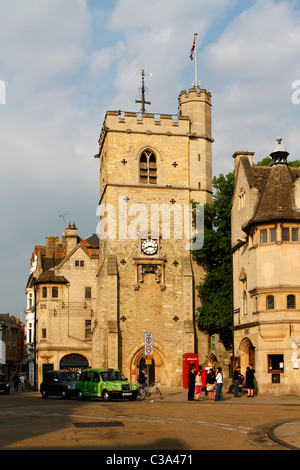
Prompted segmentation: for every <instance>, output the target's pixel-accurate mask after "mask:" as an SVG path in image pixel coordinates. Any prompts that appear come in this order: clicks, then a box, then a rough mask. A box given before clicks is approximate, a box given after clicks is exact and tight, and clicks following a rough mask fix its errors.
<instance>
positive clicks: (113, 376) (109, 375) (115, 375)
mask: <svg viewBox="0 0 300 470" xmlns="http://www.w3.org/2000/svg"><path fill="white" fill-rule="evenodd" d="M100 375H101V378H102V380H104V382H107V381H109V380H126V378H125V377H124V375H123V374H122V372H120V371H118V370H112V371H107V372H100Z"/></svg>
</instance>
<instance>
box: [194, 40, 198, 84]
mask: <svg viewBox="0 0 300 470" xmlns="http://www.w3.org/2000/svg"><path fill="white" fill-rule="evenodd" d="M195 88H196V90H197V89H198V63H197V33H195Z"/></svg>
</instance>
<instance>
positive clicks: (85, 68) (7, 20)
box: [0, 0, 300, 319]
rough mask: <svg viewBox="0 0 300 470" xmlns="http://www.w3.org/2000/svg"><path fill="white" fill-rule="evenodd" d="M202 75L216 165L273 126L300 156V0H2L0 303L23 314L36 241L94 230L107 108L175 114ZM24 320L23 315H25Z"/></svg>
mask: <svg viewBox="0 0 300 470" xmlns="http://www.w3.org/2000/svg"><path fill="white" fill-rule="evenodd" d="M195 32H197V33H198V77H199V79H200V80H201V86H202V87H203V88H205V89H207V90H208V91H210V92H211V93H212V99H213V115H212V116H213V138H214V139H215V143H214V144H213V173H214V175H218V174H220V173H225V174H226V173H228V172H229V171H232V170H233V159H232V154H233V153H234V152H235V151H237V150H249V151H253V152H255V157H254V159H255V161H258V160H260V159H262V158H264V157H265V156H267V155H269V153H270V152H271V151H272V149H273V148H274V146H275V145H276V137H277V135H282V137H283V144H284V145H285V146H286V147H287V149H288V151H289V152H290V158H292V159H300V140H299V113H300V105H296V104H294V103H293V102H292V99H291V98H292V93H293V89H292V84H293V82H294V81H296V80H300V1H298V0H297V1H280V0H277V1H275V0H252V1H243V2H241V1H240V0H164V1H161V0H151V1H148V0H126V1H125V0H26V2H24V0H0V80H2V81H3V82H5V85H6V104H0V155H1V160H0V162H1V163H0V165H1V168H0V179H1V184H0V194H1V206H0V208H1V209H0V210H1V214H0V215H1V231H0V238H1V239H0V242H1V243H0V273H1V287H0V293H1V302H0V312H1V313H4V312H9V313H11V314H14V315H16V316H21V315H22V314H23V310H24V308H25V301H26V298H25V286H26V282H27V278H28V275H29V261H30V257H31V253H32V251H33V249H34V245H38V244H44V242H45V237H46V236H47V235H57V236H59V237H61V235H62V232H63V230H64V222H63V219H62V217H60V215H62V214H67V215H66V216H65V218H66V222H71V223H73V222H75V223H76V225H77V227H78V229H79V234H80V236H82V237H83V238H86V237H88V236H89V235H91V234H92V233H94V232H95V230H96V225H97V222H98V220H97V217H96V208H97V203H98V201H99V168H98V165H99V160H95V159H94V158H93V156H94V154H96V153H97V150H98V149H97V141H98V137H99V133H100V130H101V126H102V123H103V119H104V116H105V112H106V110H108V109H121V110H126V111H139V109H138V105H136V104H135V99H137V98H138V87H139V85H140V78H139V77H138V76H136V75H135V72H139V71H140V69H141V67H142V66H143V65H144V66H145V70H146V72H151V73H152V76H151V77H149V78H147V86H148V89H149V90H148V99H149V100H150V101H151V102H152V106H151V107H149V108H148V111H149V112H151V111H152V112H157V113H160V112H162V113H176V112H177V103H178V102H177V99H178V95H179V93H180V92H181V91H182V90H187V89H188V88H190V87H191V85H192V82H193V79H194V63H193V62H191V61H190V59H189V52H190V49H191V46H192V42H193V35H194V33H195ZM22 318H23V319H24V317H23V316H22Z"/></svg>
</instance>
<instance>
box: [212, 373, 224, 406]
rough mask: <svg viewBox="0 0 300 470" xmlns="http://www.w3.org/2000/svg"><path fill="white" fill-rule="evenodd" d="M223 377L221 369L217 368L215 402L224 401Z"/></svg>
mask: <svg viewBox="0 0 300 470" xmlns="http://www.w3.org/2000/svg"><path fill="white" fill-rule="evenodd" d="M222 387H223V375H222V369H221V367H217V375H216V395H215V400H214V401H223V393H222Z"/></svg>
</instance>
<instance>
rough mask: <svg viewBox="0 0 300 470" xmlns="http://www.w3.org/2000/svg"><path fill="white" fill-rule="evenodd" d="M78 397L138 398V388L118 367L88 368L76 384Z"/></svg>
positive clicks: (108, 399)
mask: <svg viewBox="0 0 300 470" xmlns="http://www.w3.org/2000/svg"><path fill="white" fill-rule="evenodd" d="M75 390H76V393H77V398H78V399H79V400H82V399H84V398H103V400H104V401H110V400H111V399H112V398H128V399H129V400H131V401H134V400H136V397H137V394H138V388H137V386H136V385H135V384H132V383H130V382H128V380H127V379H126V377H124V375H123V373H122V372H121V371H120V370H117V369H86V370H84V371H82V373H81V375H80V377H79V380H78V382H77V383H76V385H75Z"/></svg>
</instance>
